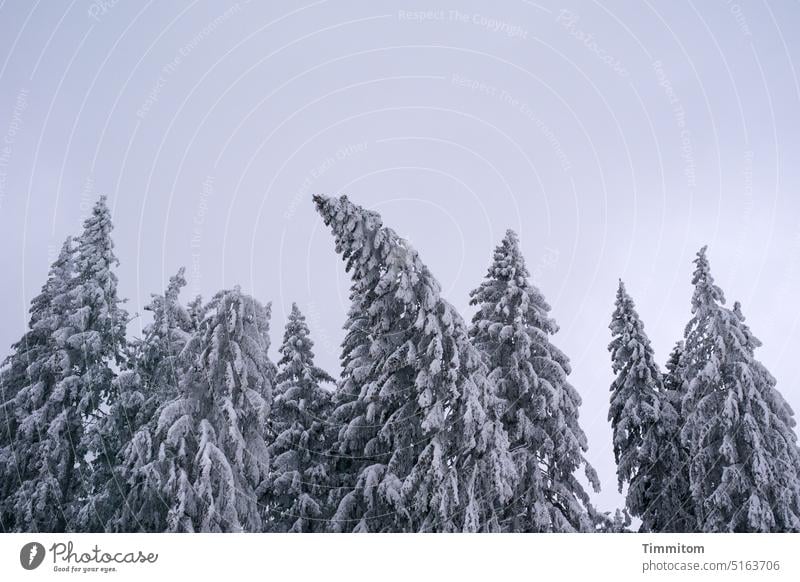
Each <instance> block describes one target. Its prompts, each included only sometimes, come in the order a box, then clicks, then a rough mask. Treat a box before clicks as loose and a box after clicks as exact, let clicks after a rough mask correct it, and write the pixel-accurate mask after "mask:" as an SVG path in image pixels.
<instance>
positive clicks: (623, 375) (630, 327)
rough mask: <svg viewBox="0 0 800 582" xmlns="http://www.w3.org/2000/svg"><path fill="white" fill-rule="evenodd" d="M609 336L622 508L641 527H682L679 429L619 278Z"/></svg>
mask: <svg viewBox="0 0 800 582" xmlns="http://www.w3.org/2000/svg"><path fill="white" fill-rule="evenodd" d="M609 327H610V329H611V333H612V336H613V340H612V342H611V344H610V345H609V347H608V349H609V351H610V352H611V361H612V369H613V371H614V374H616V378H615V379H614V382H613V383H612V385H611V403H610V407H609V413H608V419H609V421H611V427H612V430H613V434H614V436H613V443H614V447H613V448H614V458H615V460H616V462H617V483H618V485H619V489H620V492H622V491H623V487H624V485H625V484H627V491H626V498H625V501H626V503H625V504H626V507H627V509H628V511H629V512H630V514H631V515H633V516H635V517H638V518H640V519H641V521H642V523H641V527H640V531H642V532H662V531H681V529H678V528H681V527H685V525H686V524H685V523H683V522H682V521H681V520H680V519H679V517H680V515H681V513H682V512H683V511H684V510H683V509H682V506H683V504H684V502H685V501H686V499H685V497H684V496H683V495H684V494H685V493H686V491H684V490H681V489H680V485H681V481H680V480H679V478H678V477H677V473H676V472H680V471H681V470H682V469H683V463H684V459H683V458H682V456H681V454H680V444H679V442H678V441H677V439H676V438H675V437H676V436H677V432H678V428H679V427H678V423H679V418H678V413H677V411H676V410H675V408H674V406H673V400H672V397H671V395H670V394H669V393H668V391H667V390H666V389H665V387H664V382H663V378H662V375H661V371H660V370H659V368H658V364H656V361H655V357H654V354H653V349H652V347H651V345H650V339H649V338H648V337H647V334H646V333H645V331H644V324H643V323H642V321H641V319H640V318H639V314H638V313H637V312H636V306H635V304H634V302H633V299H631V297H630V295H629V294H628V292H627V291H626V289H625V285H624V284H623V282H622V281H620V283H619V289H618V290H617V301H616V309H615V310H614V314H613V316H612V320H611V325H610V326H609Z"/></svg>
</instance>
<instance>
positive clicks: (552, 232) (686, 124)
mask: <svg viewBox="0 0 800 582" xmlns="http://www.w3.org/2000/svg"><path fill="white" fill-rule="evenodd" d="M261 4H262V3H257V2H253V3H249V2H246V1H240V2H238V3H231V4H225V5H224V4H223V3H220V2H199V1H198V2H152V1H151V2H132V1H130V0H116V1H115V0H96V1H92V0H74V1H72V2H39V1H37V2H30V1H28V0H0V140H2V141H0V244H2V253H0V268H2V272H3V274H4V284H3V285H2V288H1V289H2V290H1V291H0V305H2V307H1V308H0V309H2V312H1V317H2V326H1V327H0V345H2V346H4V347H3V350H4V351H5V350H6V349H7V348H6V346H8V345H9V344H10V343H11V342H13V341H15V340H16V339H17V338H18V337H19V335H20V334H21V332H22V331H23V330H24V326H25V323H26V321H27V308H28V302H29V301H30V299H31V297H32V296H34V295H35V294H36V293H37V292H38V290H39V288H40V286H41V284H42V283H43V280H44V277H45V274H46V272H47V268H48V265H49V262H50V260H52V258H54V255H55V254H56V251H57V249H58V248H59V246H60V244H61V242H62V240H63V238H64V237H65V236H66V235H67V234H70V233H76V232H78V230H79V228H80V222H81V219H82V217H83V216H84V215H85V214H86V211H87V209H88V208H89V207H90V205H91V204H92V203H93V202H94V201H95V200H96V198H97V196H98V195H100V194H101V193H105V194H107V195H108V196H109V198H110V202H111V205H112V206H113V213H114V219H115V224H116V230H115V241H116V245H117V253H118V256H119V258H120V261H121V263H122V264H121V267H120V269H119V271H118V273H119V278H120V287H121V293H122V295H123V296H124V297H127V298H128V299H129V304H128V309H129V310H130V311H131V312H141V311H142V306H143V305H144V304H145V303H146V302H147V300H148V298H149V294H150V293H151V292H153V291H158V290H160V289H162V288H163V287H164V286H165V284H166V281H167V280H168V279H169V277H170V275H172V274H173V273H174V272H175V271H176V270H177V268H178V267H179V266H181V265H185V266H186V268H187V273H188V279H189V286H188V289H187V291H188V292H187V293H186V294H185V296H184V297H185V298H186V299H188V298H189V296H190V295H192V294H194V293H198V292H199V293H202V294H203V295H205V296H208V295H210V294H212V293H213V292H214V291H215V290H217V289H219V288H222V287H223V286H225V287H228V286H232V285H234V284H237V283H238V284H241V286H242V287H243V289H244V290H246V291H247V292H249V293H252V294H254V295H256V296H257V297H258V298H259V299H261V300H265V301H266V300H272V301H273V306H274V307H273V313H274V318H273V349H272V355H273V357H274V356H275V353H276V350H275V347H276V344H277V343H278V342H279V341H280V336H281V333H282V326H283V323H284V321H285V314H286V313H287V312H288V310H289V309H290V306H291V302H292V301H297V302H298V304H299V305H300V307H301V309H303V310H304V311H305V312H306V313H307V315H308V317H309V322H310V324H311V326H312V333H313V336H314V339H315V341H316V343H317V353H318V359H319V362H320V363H321V364H322V365H323V366H325V367H326V368H328V369H329V370H330V371H331V372H334V373H336V372H338V344H339V341H340V339H341V337H342V332H341V325H342V323H343V321H344V315H345V311H346V308H347V304H348V301H347V288H348V280H347V278H346V275H345V273H344V272H343V266H342V264H341V263H340V261H339V259H338V257H337V256H336V255H335V253H334V248H333V242H332V240H331V237H330V236H329V234H328V232H327V230H326V229H325V228H324V227H323V226H322V224H321V222H320V220H319V219H318V218H317V216H316V215H315V213H314V211H313V207H312V204H311V201H310V198H311V194H312V193H316V192H321V193H327V194H339V193H347V194H348V195H350V196H351V198H352V199H353V200H354V201H356V202H358V203H360V204H363V205H365V206H369V207H371V208H374V209H376V210H378V211H379V212H381V214H382V215H383V217H384V220H385V222H386V223H387V224H388V225H390V226H392V227H393V228H394V229H395V230H397V231H398V232H399V233H400V234H401V235H404V236H406V237H407V238H409V239H410V240H411V241H412V243H413V244H414V245H415V247H416V248H417V249H418V250H419V252H420V254H421V256H422V258H423V260H425V261H426V262H427V264H428V265H429V266H430V267H431V269H432V271H433V272H434V273H435V274H436V276H437V277H438V278H439V280H440V282H441V284H442V287H443V289H444V293H445V295H446V297H447V299H449V300H450V301H451V302H452V303H454V304H455V305H456V306H457V307H458V308H459V309H460V310H461V311H462V313H463V314H464V315H465V317H466V318H469V317H471V314H472V311H471V309H470V308H469V307H468V296H469V291H470V289H472V288H474V287H475V286H477V285H478V284H479V282H480V280H481V278H482V277H483V276H484V274H485V271H486V268H487V266H488V263H489V260H490V258H491V253H492V249H493V247H494V246H495V245H496V244H497V242H498V241H499V240H500V238H501V237H502V235H503V233H504V231H505V229H506V228H509V227H510V228H513V229H516V230H517V231H518V232H519V234H520V238H521V243H522V246H523V249H524V251H525V253H526V256H527V260H528V264H529V267H530V269H531V271H532V272H533V273H534V277H535V280H536V282H537V283H538V284H539V286H540V287H541V288H542V290H543V292H544V293H545V296H546V297H547V298H548V300H549V301H550V303H551V304H552V306H553V314H554V316H555V317H556V319H557V320H558V322H559V323H560V325H561V328H562V329H561V332H560V333H559V334H558V336H557V337H556V339H555V341H556V343H557V344H558V345H559V346H560V347H561V348H562V349H563V350H564V351H565V352H566V353H567V354H568V355H569V356H570V358H571V359H572V364H573V369H574V372H573V375H572V380H573V383H574V384H575V386H576V387H577V388H578V390H579V391H580V393H581V394H582V396H583V399H584V403H583V407H582V409H581V418H582V424H583V426H584V428H585V430H586V431H587V433H588V435H589V439H590V446H591V448H590V451H589V458H590V460H591V461H592V463H593V464H594V465H595V466H596V467H597V469H598V471H599V473H600V477H601V479H602V481H603V485H604V490H603V492H602V493H601V494H600V495H599V496H598V497H597V501H598V503H599V505H600V506H601V507H603V508H606V509H610V508H612V507H615V506H617V505H618V504H619V503H620V498H619V496H618V495H617V493H616V488H615V479H614V462H613V457H612V455H611V451H610V429H609V426H608V423H607V420H606V414H607V403H608V386H609V384H610V382H611V372H610V365H609V355H608V352H607V350H606V346H607V344H608V342H609V339H610V338H609V331H608V323H609V319H610V314H611V311H612V308H613V300H614V293H615V290H616V282H617V279H618V278H619V277H622V278H624V279H625V281H626V283H627V285H628V289H629V291H630V292H631V294H632V295H633V296H634V298H635V300H636V302H637V305H638V308H639V312H640V314H641V316H642V318H643V319H644V321H645V324H646V329H647V332H648V333H649V335H650V337H651V339H652V340H653V344H654V347H655V349H656V351H657V353H658V356H659V360H660V361H661V362H663V361H664V360H665V359H666V357H667V355H668V352H669V350H670V348H671V346H672V344H673V343H674V342H675V341H676V340H678V339H680V337H681V335H682V330H683V326H684V324H685V322H686V320H687V319H688V317H689V301H690V297H691V287H690V275H691V271H692V264H691V260H692V258H693V255H694V253H695V252H696V251H697V249H698V248H699V247H700V246H702V245H703V244H708V245H709V247H710V249H709V256H710V259H711V263H712V268H713V272H714V275H715V277H716V279H717V282H718V283H719V284H720V285H721V286H722V287H723V289H724V290H725V292H726V294H727V296H728V298H729V301H730V302H732V301H733V300H735V299H739V300H741V301H742V302H743V307H744V310H745V314H746V315H748V321H749V323H750V325H751V327H752V328H753V330H754V331H755V333H756V334H757V335H758V336H759V337H760V338H761V339H762V341H763V342H764V347H763V348H762V349H761V350H760V351H759V355H760V357H761V359H762V360H763V361H764V362H765V363H766V364H767V366H768V367H769V369H770V370H771V371H772V372H773V374H774V375H775V376H776V377H777V378H778V381H779V387H780V389H781V390H782V392H783V394H784V395H785V396H786V397H787V399H788V400H789V401H790V402H791V403H792V405H793V406H794V408H795V409H797V410H800V382H798V380H797V374H796V367H795V365H794V362H796V359H795V358H797V356H798V351H799V350H800V329H798V323H800V317H799V315H798V309H797V308H796V304H795V302H796V298H797V297H798V295H800V197H798V186H800V163H798V162H799V157H798V154H800V148H799V147H798V145H799V143H798V141H799V140H800V82H798V74H797V73H798V72H797V70H796V69H797V68H798V66H800V65H797V64H796V61H797V57H798V55H800V38H798V36H797V34H796V31H797V30H798V29H800V7H798V4H797V3H796V2H794V1H789V0H784V1H776V2H769V3H767V2H763V3H759V2H747V3H744V2H742V3H740V4H739V3H736V2H733V1H726V0H712V1H709V2H699V1H696V2H685V1H678V2H672V1H670V2H667V1H663V0H662V1H660V2H653V1H647V0H646V1H644V2H640V1H638V0H637V1H633V0H631V1H626V2H613V3H612V2H602V3H598V2H588V1H586V2H575V1H573V2H566V3H553V2H540V3H536V2H528V1H523V0H515V1H509V2H503V3H497V2H495V3H487V2H484V3H477V2H474V3H473V2H454V1H452V2H449V3H446V2H431V1H428V2H408V3H407V2H402V1H401V2H369V3H368V2H333V1H324V0H320V1H317V2H309V3H299V2H291V3H278V2H271V3H268V4H269V5H270V6H271V7H267V6H261ZM264 4H267V3H264ZM423 6H425V7H426V9H427V10H428V12H427V13H420V12H419V11H420V10H422V7H423ZM793 33H794V34H793ZM142 322H143V319H142V318H139V319H137V320H135V321H134V322H133V323H132V324H131V326H130V329H129V331H130V333H131V334H137V333H138V331H139V330H140V328H141V325H142Z"/></svg>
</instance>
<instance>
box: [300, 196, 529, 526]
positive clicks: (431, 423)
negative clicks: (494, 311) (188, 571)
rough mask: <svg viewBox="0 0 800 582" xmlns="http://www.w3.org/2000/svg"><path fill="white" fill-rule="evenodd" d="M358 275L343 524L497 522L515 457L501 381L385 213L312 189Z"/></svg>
mask: <svg viewBox="0 0 800 582" xmlns="http://www.w3.org/2000/svg"><path fill="white" fill-rule="evenodd" d="M314 201H315V203H316V206H317V210H318V211H319V213H320V214H321V215H322V218H323V220H324V221H325V223H326V224H327V225H328V226H329V227H330V228H331V230H332V232H333V235H334V237H335V239H336V250H337V251H338V252H339V253H340V254H341V255H342V257H343V259H344V260H345V262H346V265H347V270H348V271H349V272H350V274H351V277H352V287H351V295H350V297H351V301H352V305H351V307H350V311H349V315H348V321H347V324H346V325H345V329H346V330H347V333H346V337H345V340H344V343H343V354H342V365H343V370H342V380H341V384H340V386H339V389H338V391H337V394H336V409H335V411H334V413H333V415H332V423H334V424H335V425H336V426H338V427H340V428H339V430H338V435H337V442H336V443H335V446H334V450H333V453H334V455H335V456H336V458H337V462H336V463H335V466H334V467H333V468H332V469H331V470H330V471H331V474H333V475H337V476H338V477H339V478H340V482H339V487H338V488H334V489H333V490H332V491H333V495H332V499H331V501H332V504H333V506H334V507H336V510H335V512H334V514H333V516H332V518H331V528H332V529H333V530H334V531H370V532H389V531H444V532H453V531H493V530H496V529H498V528H499V518H498V507H499V506H500V504H501V503H503V502H505V501H507V500H508V499H509V497H510V495H511V491H512V486H513V480H514V476H515V471H514V465H513V460H512V459H511V457H510V455H509V452H508V441H507V436H506V434H505V431H504V430H503V427H502V424H501V423H500V422H499V420H498V419H497V414H498V411H497V403H496V400H495V397H494V394H493V387H492V386H491V385H490V384H489V382H488V380H487V378H486V368H485V366H484V364H483V363H482V361H481V358H480V354H479V353H478V352H477V350H475V348H474V347H473V346H472V345H471V344H470V343H469V339H468V336H467V331H466V326H465V324H464V322H463V320H462V319H461V317H460V316H459V314H458V313H457V312H456V311H455V309H454V308H453V307H452V306H451V305H450V304H449V303H447V302H446V301H445V300H443V299H442V298H441V296H440V288H439V284H438V283H437V281H436V280H435V279H434V277H433V276H432V275H431V273H430V272H429V271H428V268H427V267H426V266H425V265H424V264H423V263H422V261H421V260H420V259H419V256H418V255H417V253H416V251H414V250H413V249H412V248H411V247H410V246H409V245H408V243H407V242H406V241H404V240H403V239H401V238H400V237H399V236H397V234H396V233H395V232H394V231H392V230H391V229H389V228H386V227H384V226H383V224H382V222H381V218H380V216H379V215H378V214H377V213H375V212H372V211H369V210H365V209H363V208H361V207H359V206H357V205H355V204H353V203H352V202H350V201H349V200H348V199H347V197H345V196H342V197H340V198H328V197H325V196H315V197H314Z"/></svg>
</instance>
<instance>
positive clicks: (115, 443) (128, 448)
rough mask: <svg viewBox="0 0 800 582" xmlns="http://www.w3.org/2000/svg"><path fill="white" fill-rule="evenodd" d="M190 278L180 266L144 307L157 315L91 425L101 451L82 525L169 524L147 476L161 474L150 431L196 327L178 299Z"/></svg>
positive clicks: (147, 527)
mask: <svg viewBox="0 0 800 582" xmlns="http://www.w3.org/2000/svg"><path fill="white" fill-rule="evenodd" d="M185 285H186V279H185V278H184V269H183V268H181V269H180V270H179V271H178V273H177V274H176V275H175V276H173V277H172V278H170V281H169V285H168V286H167V289H166V292H165V293H164V294H163V295H157V294H153V295H152V299H151V302H150V303H149V304H148V305H147V306H145V310H147V311H151V312H152V313H153V321H152V322H151V323H150V324H148V325H147V326H146V327H145V328H144V330H143V332H144V333H143V337H142V338H141V339H138V338H137V339H135V340H134V341H133V342H131V345H130V349H129V352H130V353H129V355H128V366H127V369H126V370H124V371H123V372H121V373H120V375H119V376H118V377H117V379H116V380H115V390H114V391H113V397H112V399H111V400H110V402H109V409H108V412H107V413H106V414H105V415H104V416H103V417H102V418H101V419H100V420H99V421H98V422H97V423H95V424H94V425H93V426H92V427H91V429H90V430H88V431H87V432H88V434H87V436H88V438H90V439H91V446H90V448H91V449H92V450H94V451H97V452H98V453H97V454H96V456H95V457H94V459H93V460H92V463H91V465H92V472H91V474H92V478H93V481H92V490H91V494H90V495H89V497H88V499H87V501H86V502H85V503H84V505H83V507H82V508H81V511H80V514H79V523H80V527H81V529H82V530H84V531H105V530H111V531H162V530H163V529H164V527H165V524H166V507H165V504H164V502H163V500H162V499H161V497H160V494H158V492H157V489H158V488H148V487H143V486H142V483H143V481H144V480H146V479H147V478H148V477H151V476H152V477H154V476H156V475H157V472H156V471H155V469H154V467H153V466H151V465H150V463H152V461H153V460H154V457H155V451H153V450H152V448H151V444H152V439H151V433H152V430H153V429H154V428H155V418H156V414H157V411H158V410H159V408H160V407H161V405H162V404H164V403H165V402H167V401H168V400H171V399H173V398H175V397H176V396H177V393H178V378H179V372H180V362H179V359H178V356H179V354H180V353H181V351H182V350H183V347H184V346H185V345H186V343H187V341H188V340H189V337H190V335H191V333H192V331H193V328H192V321H191V319H190V317H189V315H188V313H187V311H186V309H185V308H184V307H183V306H182V305H181V304H180V302H179V300H178V296H179V294H180V290H181V288H183V287H184V286H185ZM154 493H155V495H153V494H154ZM141 494H144V497H142V496H141ZM148 495H150V496H149V497H148Z"/></svg>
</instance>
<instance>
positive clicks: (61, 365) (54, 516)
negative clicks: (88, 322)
mask: <svg viewBox="0 0 800 582" xmlns="http://www.w3.org/2000/svg"><path fill="white" fill-rule="evenodd" d="M73 254H74V248H73V244H72V239H70V238H67V240H66V241H65V242H64V244H63V246H62V247H61V252H60V253H59V255H58V258H57V259H56V260H55V262H54V263H53V264H52V266H51V267H50V272H49V274H48V278H47V281H46V282H45V284H44V285H43V287H42V290H41V293H40V294H39V295H37V296H36V297H35V298H34V299H33V301H31V307H30V321H29V324H28V331H27V332H26V333H25V334H24V335H23V337H22V339H20V341H18V342H17V343H15V344H14V345H13V346H12V350H13V351H12V353H11V355H9V357H8V358H7V359H6V361H5V364H4V367H3V371H2V375H1V376H0V380H1V381H2V387H3V391H4V392H3V394H4V402H3V408H2V422H3V425H2V427H0V429H1V430H0V525H2V530H3V531H8V532H10V531H45V532H47V531H55V530H56V529H57V528H58V527H59V526H61V527H62V529H63V518H62V519H59V513H60V512H63V510H64V507H63V497H62V486H61V482H60V481H59V477H61V476H62V475H61V474H56V473H53V472H51V466H50V464H49V463H50V461H51V458H50V457H49V454H50V453H51V448H52V445H53V443H52V442H51V438H50V436H49V434H48V429H49V427H50V425H51V423H52V422H53V421H54V419H55V418H56V417H58V416H59V415H60V414H61V413H62V412H66V411H68V410H69V409H71V408H72V403H71V402H69V401H67V400H66V398H65V397H66V395H65V394H63V393H60V394H54V393H53V392H54V389H55V386H56V384H57V383H58V381H59V380H60V379H61V378H62V377H63V375H64V373H65V372H66V371H67V369H68V366H69V355H68V353H67V351H66V349H65V346H64V337H65V335H69V334H68V333H65V331H64V328H65V325H66V321H67V317H68V313H69V311H68V310H69V289H70V286H71V284H72V278H73V275H74V257H73ZM55 458H57V457H55ZM34 500H35V501H36V503H33V501H34Z"/></svg>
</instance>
